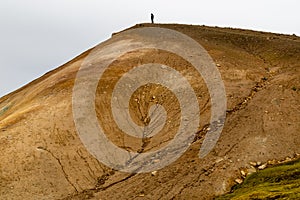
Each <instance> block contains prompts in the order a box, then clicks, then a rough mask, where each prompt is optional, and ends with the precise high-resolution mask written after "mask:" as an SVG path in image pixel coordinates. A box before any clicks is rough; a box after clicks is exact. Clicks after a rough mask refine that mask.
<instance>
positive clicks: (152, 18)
mask: <svg viewBox="0 0 300 200" xmlns="http://www.w3.org/2000/svg"><path fill="white" fill-rule="evenodd" d="M151 23H152V24H154V15H153V13H151Z"/></svg>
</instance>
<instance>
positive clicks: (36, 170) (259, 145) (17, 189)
mask: <svg viewBox="0 0 300 200" xmlns="http://www.w3.org/2000/svg"><path fill="white" fill-rule="evenodd" d="M148 26H158V27H163V28H169V29H174V30H176V31H179V32H182V33H184V34H186V35H188V36H190V37H191V38H193V39H194V40H196V41H197V42H198V43H199V44H201V45H202V46H203V47H204V48H205V49H206V50H207V52H208V53H209V55H210V56H211V57H212V58H213V60H214V62H215V63H216V65H217V66H218V69H219V71H220V74H221V76H222V79H223V81H224V85H225V89H226V95H227V116H226V121H225V126H224V129H223V132H222V135H221V137H220V139H219V140H218V143H217V145H216V147H215V148H214V149H213V151H212V152H210V153H209V155H208V156H206V157H205V158H203V159H199V157H198V154H199V147H200V146H201V144H202V143H203V139H204V135H205V134H206V133H207V131H208V130H207V127H208V126H209V119H210V116H211V110H210V108H211V105H210V96H209V93H208V92H207V88H206V86H205V82H204V81H203V80H202V79H201V77H198V76H197V75H196V74H192V75H191V76H189V77H190V80H189V81H191V82H197V81H198V82H199V83H197V86H196V89H195V92H196V94H197V98H198V101H199V105H200V112H201V122H200V125H199V128H198V132H197V136H196V138H195V139H194V141H193V143H192V145H191V146H190V147H189V149H188V151H186V152H185V153H184V154H183V155H182V156H181V157H180V158H179V159H178V160H177V161H176V162H174V163H172V164H171V165H170V166H167V167H165V168H163V169H161V170H158V171H155V172H152V173H142V174H129V173H123V172H119V171H116V170H114V169H111V168H109V167H107V166H105V165H104V164H102V163H100V162H99V161H98V160H97V159H95V158H94V157H93V156H92V155H91V154H90V153H89V152H88V151H87V149H86V148H85V146H84V145H83V144H82V142H81V140H80V139H79V136H78V134H77V132H76V128H75V123H74V120H73V113H72V91H73V86H74V82H75V77H76V74H77V72H78V70H79V68H80V66H81V64H82V63H83V62H84V59H85V58H87V56H88V55H89V53H90V52H91V51H92V50H93V49H91V50H88V51H86V52H85V53H83V54H81V55H80V56H78V57H76V58H75V59H73V60H71V61H70V62H68V63H66V64H64V65H63V66H61V67H59V68H57V69H55V70H53V71H50V72H48V73H47V74H45V75H44V76H42V77H40V78H39V79H37V80H35V81H33V82H31V83H29V84H28V85H26V86H24V87H22V88H20V89H19V90H17V91H15V92H13V93H10V94H8V95H6V96H4V97H2V98H0V151H1V152H2V153H1V155H0V158H1V162H0V199H78V200H79V199H80V200H81V199H212V198H213V197H215V196H216V195H221V194H224V193H227V192H229V191H230V190H231V187H232V186H234V185H235V184H236V182H240V181H241V182H242V181H243V179H244V178H245V177H246V176H247V174H249V173H253V172H254V171H258V170H260V169H263V168H265V167H266V166H267V165H271V164H275V163H277V161H282V160H286V159H294V158H295V157H298V156H299V153H300V137H299V133H300V38H299V37H297V36H290V35H280V34H273V33H263V32H255V31H250V30H239V29H231V28H218V27H206V26H192V25H178V24H154V25H152V24H139V25H136V26H134V27H132V28H139V27H148ZM132 28H131V29H132ZM114 35H118V33H116V34H113V36H112V38H114ZM149 62H156V63H162V64H165V65H168V66H181V67H182V68H180V69H179V70H181V71H182V72H184V73H185V72H186V74H188V75H189V74H190V73H192V72H191V71H190V68H191V66H189V63H186V62H185V61H184V60H182V58H180V57H178V56H176V55H172V54H169V53H168V52H164V51H160V50H153V49H152V50H151V49H143V50H137V51H133V52H129V53H127V54H125V55H123V56H121V57H120V58H118V59H117V60H116V61H114V62H113V63H112V64H111V66H110V70H108V71H107V72H106V74H105V77H107V78H105V79H103V80H101V81H100V82H99V84H98V86H97V92H96V96H95V105H96V114H97V117H98V119H99V121H101V120H102V118H103V119H107V118H108V119H109V115H110V113H106V114H107V115H106V114H105V113H103V112H102V111H103V109H104V108H105V107H107V106H109V102H110V101H109V100H110V99H105V97H104V96H105V95H104V94H105V92H104V91H106V90H107V91H111V90H112V89H113V85H112V84H111V83H112V82H113V81H115V80H114V78H115V77H120V76H121V75H122V74H123V73H124V72H123V71H122V70H125V68H126V67H128V66H136V65H138V64H143V63H149ZM104 86H107V87H105V88H104ZM148 90H149V94H151V97H153V96H154V94H155V95H156V96H157V94H162V93H163V94H165V96H164V97H163V98H161V101H164V102H165V106H166V109H167V110H168V109H170V110H172V112H175V113H176V112H177V110H176V109H173V108H171V107H169V106H171V105H172V102H175V101H171V102H168V98H169V97H171V94H168V93H167V92H165V91H164V90H163V89H158V90H156V89H153V87H152V86H149V87H148ZM147 98H148V97H145V99H144V100H145V101H146V100H147ZM149 98H150V97H149ZM130 103H131V104H132V106H133V109H132V113H131V115H132V116H133V118H134V119H135V120H136V121H137V123H143V122H142V121H139V120H141V119H140V118H143V116H141V115H140V114H139V113H143V110H142V111H141V110H139V112H138V111H137V109H138V108H141V109H147V108H146V107H147V106H146V107H145V105H144V104H143V105H138V106H136V107H135V102H134V101H132V102H130ZM174 104H176V102H175V103H174ZM143 120H144V118H143ZM103 126H104V128H105V130H107V131H108V135H107V137H108V138H110V139H111V140H112V141H114V142H115V143H116V144H117V145H118V146H122V141H126V142H127V144H128V146H130V147H125V145H124V146H122V147H123V148H125V149H126V148H128V149H127V150H131V151H137V152H138V151H140V150H141V148H142V151H150V150H151V149H152V148H153V149H155V148H158V147H160V146H161V145H165V144H164V142H161V141H162V140H160V139H153V140H151V141H149V145H150V146H143V145H144V144H145V142H144V141H138V140H133V139H132V138H130V137H127V136H122V135H121V136H120V137H119V136H116V132H114V129H113V128H112V127H113V126H114V125H112V124H111V123H105V124H103ZM168 134H170V135H166V137H167V136H168V137H171V136H172V129H171V128H170V132H168ZM163 137H164V136H163ZM120 138H121V139H120ZM166 140H167V139H166ZM126 146H127V145H126ZM141 146H142V147H141ZM129 148H130V149H129ZM287 157H288V158H287ZM250 162H251V163H252V164H250ZM253 163H255V164H253ZM253 165H255V166H253ZM246 180H247V179H246ZM249 181H251V179H249ZM249 181H248V182H249ZM295 191H298V192H299V190H295Z"/></svg>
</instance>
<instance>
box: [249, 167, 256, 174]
mask: <svg viewBox="0 0 300 200" xmlns="http://www.w3.org/2000/svg"><path fill="white" fill-rule="evenodd" d="M255 172H256V169H255V167H253V166H251V167H250V168H249V169H248V170H247V175H250V174H253V173H255Z"/></svg>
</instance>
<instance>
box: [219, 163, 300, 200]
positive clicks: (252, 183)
mask: <svg viewBox="0 0 300 200" xmlns="http://www.w3.org/2000/svg"><path fill="white" fill-rule="evenodd" d="M215 199H218V200H221V199H253V200H254V199H269V200H271V199H300V159H298V160H295V161H291V162H288V163H285V164H280V165H277V166H274V167H271V168H267V169H265V170H262V171H259V172H257V173H254V174H252V175H250V176H248V177H247V178H246V179H245V180H244V182H243V183H242V184H240V185H236V186H234V187H233V188H232V193H230V194H226V195H223V196H219V197H216V198H215Z"/></svg>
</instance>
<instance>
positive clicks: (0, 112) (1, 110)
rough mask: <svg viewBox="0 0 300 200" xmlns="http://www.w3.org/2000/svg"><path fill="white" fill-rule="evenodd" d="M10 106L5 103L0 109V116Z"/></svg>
mask: <svg viewBox="0 0 300 200" xmlns="http://www.w3.org/2000/svg"><path fill="white" fill-rule="evenodd" d="M10 107H11V106H10V105H6V106H4V107H3V108H2V109H0V116H1V115H3V114H4V113H5V112H6V111H8V109H9V108H10Z"/></svg>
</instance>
